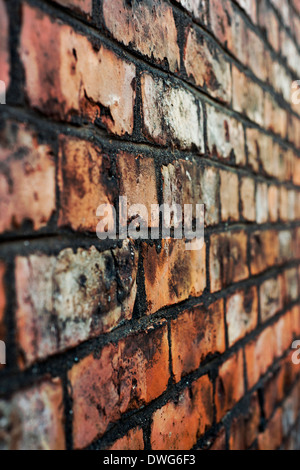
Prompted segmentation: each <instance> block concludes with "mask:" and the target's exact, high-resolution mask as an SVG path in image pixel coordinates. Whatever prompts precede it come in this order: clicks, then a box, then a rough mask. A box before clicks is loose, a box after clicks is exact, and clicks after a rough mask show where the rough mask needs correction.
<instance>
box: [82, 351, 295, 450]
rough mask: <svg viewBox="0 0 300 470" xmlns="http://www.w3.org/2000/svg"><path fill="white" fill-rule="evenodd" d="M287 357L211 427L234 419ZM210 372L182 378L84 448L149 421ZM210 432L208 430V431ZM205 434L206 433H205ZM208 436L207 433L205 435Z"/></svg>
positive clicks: (269, 369) (270, 368) (275, 364)
mask: <svg viewBox="0 0 300 470" xmlns="http://www.w3.org/2000/svg"><path fill="white" fill-rule="evenodd" d="M286 355H287V352H286V351H285V352H284V353H283V355H282V356H280V357H279V358H276V360H275V362H274V363H273V364H272V365H271V366H270V367H269V368H268V370H267V371H266V373H265V374H263V375H262V376H261V377H260V379H259V381H258V383H257V384H256V385H255V386H254V387H253V389H251V390H247V391H246V393H245V394H244V396H243V397H242V398H241V399H240V400H239V401H238V402H237V403H236V404H235V405H234V406H233V408H232V409H231V410H230V411H229V412H228V413H227V414H226V415H225V416H224V417H223V418H222V419H221V420H220V422H219V423H213V426H219V425H222V424H224V423H226V422H228V421H229V420H231V418H233V417H235V415H236V413H237V411H236V410H240V409H241V407H242V406H243V404H247V403H248V402H249V399H250V398H251V396H252V394H253V393H254V392H255V391H256V389H257V388H258V387H259V384H260V383H262V382H263V381H264V380H265V379H266V378H267V377H268V375H269V374H270V373H272V371H273V370H275V367H276V366H277V365H278V364H279V363H280V361H281V360H282V359H283V358H285V357H286ZM219 366H220V364H219V363H217V368H218V367H219ZM209 372H210V370H209V369H207V370H202V371H201V373H200V374H199V370H198V371H194V372H192V373H190V374H188V375H187V376H185V377H184V378H182V379H181V381H180V382H178V383H175V384H173V385H172V388H169V389H167V390H166V391H165V392H163V394H162V395H160V396H159V397H158V398H156V399H154V400H153V401H152V402H150V403H149V404H147V405H146V406H145V407H144V408H139V409H137V410H133V411H132V412H128V413H125V414H124V415H123V416H122V417H121V419H120V420H118V421H117V422H116V423H112V425H111V427H110V429H108V430H107V431H106V432H105V433H104V435H103V436H102V437H101V438H98V439H96V440H95V441H93V443H92V444H90V445H89V446H87V447H86V449H94V448H95V446H99V447H103V445H107V444H108V443H110V442H111V439H112V438H113V437H114V436H115V431H117V430H118V428H119V427H120V425H121V427H122V426H123V425H124V424H125V423H127V426H128V422H129V426H128V428H129V429H132V428H133V427H135V426H136V425H138V423H139V420H140V421H144V420H145V419H146V420H147V419H151V418H152V415H153V413H154V412H155V411H157V410H159V409H161V408H162V407H163V406H164V405H165V404H166V403H168V402H169V401H172V400H176V398H177V397H178V395H179V394H180V393H181V392H183V391H184V390H185V389H187V388H189V387H190V386H191V384H192V383H193V382H194V381H195V380H197V379H199V378H200V377H202V376H204V375H207V374H208V373H209ZM209 431H210V430H209ZM205 434H206V433H205ZM205 434H204V435H203V436H202V438H201V441H202V440H203V438H205ZM207 434H208V435H209V432H208V433H207Z"/></svg>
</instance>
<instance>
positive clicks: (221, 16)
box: [209, 0, 233, 49]
mask: <svg viewBox="0 0 300 470" xmlns="http://www.w3.org/2000/svg"><path fill="white" fill-rule="evenodd" d="M209 13H210V22H211V28H212V31H213V33H214V35H215V36H216V37H217V38H218V39H219V41H220V42H221V43H222V44H224V45H225V46H226V47H227V48H228V49H231V48H232V29H231V21H232V17H233V8H232V5H231V2H230V1H229V0H225V1H223V2H222V3H221V2H219V1H218V0H210V4H209Z"/></svg>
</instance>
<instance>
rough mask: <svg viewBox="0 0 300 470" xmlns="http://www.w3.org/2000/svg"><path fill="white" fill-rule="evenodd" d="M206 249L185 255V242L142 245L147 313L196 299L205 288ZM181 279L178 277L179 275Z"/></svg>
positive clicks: (170, 241)
mask: <svg viewBox="0 0 300 470" xmlns="http://www.w3.org/2000/svg"><path fill="white" fill-rule="evenodd" d="M205 257H206V249H205V244H204V245H203V248H202V249H201V250H194V251H192V250H191V251H188V250H186V249H185V240H174V239H169V240H162V248H161V251H160V252H159V253H157V251H156V248H155V246H154V245H153V246H150V245H147V244H144V245H143V259H144V271H145V289H146V296H147V302H148V313H154V312H156V311H157V310H159V309H160V308H162V307H165V306H167V305H173V304H176V303H178V302H181V301H183V300H186V299H188V298H189V296H191V297H199V296H200V295H201V294H202V292H203V290H204V289H205V287H206V274H205V273H206V266H205ZM179 272H180V273H181V274H182V275H181V276H178V273H179Z"/></svg>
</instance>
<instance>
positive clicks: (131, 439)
mask: <svg viewBox="0 0 300 470" xmlns="http://www.w3.org/2000/svg"><path fill="white" fill-rule="evenodd" d="M107 450H113V451H115V450H144V437H143V430H142V429H141V428H134V429H131V430H130V431H129V432H128V433H127V434H126V435H125V436H124V437H121V438H120V439H118V440H117V441H116V442H115V443H114V444H113V445H112V446H110V447H109V449H107Z"/></svg>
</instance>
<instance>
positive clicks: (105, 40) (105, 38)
mask: <svg viewBox="0 0 300 470" xmlns="http://www.w3.org/2000/svg"><path fill="white" fill-rule="evenodd" d="M26 1H27V3H29V4H32V5H34V6H38V5H40V3H39V2H40V1H41V0H26ZM45 5H46V6H47V7H48V9H50V11H49V12H48V13H50V14H51V12H53V13H54V12H59V15H60V16H61V17H62V19H63V20H65V21H66V23H67V24H68V25H70V26H73V25H72V23H70V19H71V20H73V21H74V23H75V24H74V26H75V27H76V26H77V28H79V29H80V27H81V26H82V25H84V26H85V27H87V29H88V30H90V34H93V35H94V36H95V37H98V39H99V40H102V41H103V43H104V45H105V43H106V44H109V45H111V44H113V45H114V46H117V49H118V50H120V49H121V50H122V52H123V53H125V56H128V57H129V58H133V59H134V61H136V60H138V61H139V62H142V63H145V64H146V65H147V66H148V67H150V68H154V69H155V70H158V71H160V72H161V73H162V74H163V75H164V76H167V78H169V77H170V76H172V77H173V78H174V79H176V80H179V81H180V82H181V83H185V84H186V85H187V86H188V87H189V88H190V89H192V90H195V91H196V92H198V93H200V94H203V96H209V95H206V93H205V92H204V91H203V90H199V89H198V88H197V87H196V86H195V85H193V84H192V83H190V82H188V81H187V80H186V79H184V78H183V77H179V76H177V75H176V74H175V73H173V72H170V71H166V70H164V69H162V68H160V67H159V66H158V65H157V64H152V63H150V62H148V61H147V59H146V58H145V56H143V55H142V54H140V53H138V52H137V51H134V50H128V46H125V45H124V44H122V43H120V42H118V41H117V40H115V39H114V38H113V37H108V36H106V35H105V34H104V33H103V32H102V31H101V30H100V29H99V28H97V27H96V26H95V25H91V24H90V23H85V22H83V21H82V19H79V18H77V17H76V16H75V15H71V18H70V15H69V14H67V12H66V11H65V10H64V9H62V8H57V5H52V4H50V5H49V4H48V3H46V4H45V3H41V7H42V9H43V10H44V7H45ZM195 24H196V23H195ZM198 26H199V25H198ZM82 32H83V31H82ZM212 37H213V38H214V36H212ZM214 40H215V38H214ZM224 53H227V54H228V52H227V51H226V49H224ZM228 55H229V54H228ZM229 56H230V55H229ZM232 58H234V57H232ZM234 59H235V58H234ZM235 60H236V63H237V64H239V65H240V68H244V69H246V70H247V71H248V72H250V75H252V73H251V71H250V70H249V69H247V68H246V67H245V66H244V65H243V64H242V63H240V62H239V61H238V60H237V59H235ZM253 77H254V78H255V80H257V81H258V82H259V83H262V84H263V86H264V87H267V85H266V84H265V82H260V81H259V79H258V78H257V77H256V76H255V75H253ZM265 91H269V92H270V94H271V95H272V96H273V97H274V98H276V102H277V104H278V105H279V107H280V108H281V109H285V108H283V107H282V105H281V103H280V102H279V101H278V99H277V96H278V95H277V94H276V92H275V90H273V89H272V88H268V87H267V88H266V89H265ZM210 98H211V97H210ZM216 102H217V103H219V104H221V105H222V104H223V103H222V101H220V100H217V99H216ZM284 102H285V104H286V110H288V111H289V113H290V114H293V115H294V116H295V117H297V118H298V119H299V120H300V115H298V114H297V113H296V112H295V111H294V110H293V109H292V108H291V106H290V105H289V104H288V102H286V101H284Z"/></svg>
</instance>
